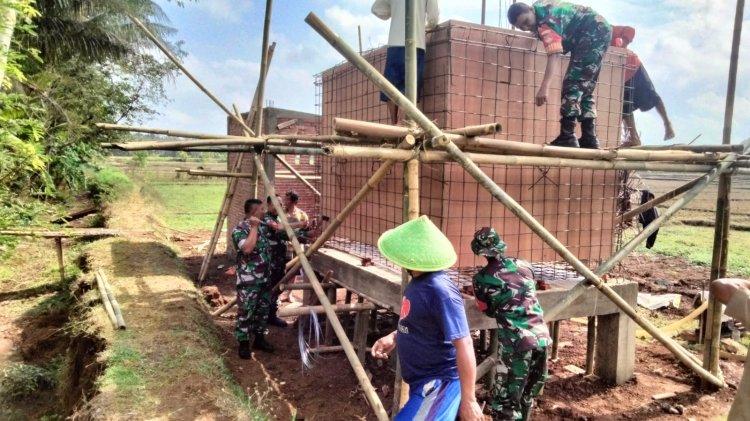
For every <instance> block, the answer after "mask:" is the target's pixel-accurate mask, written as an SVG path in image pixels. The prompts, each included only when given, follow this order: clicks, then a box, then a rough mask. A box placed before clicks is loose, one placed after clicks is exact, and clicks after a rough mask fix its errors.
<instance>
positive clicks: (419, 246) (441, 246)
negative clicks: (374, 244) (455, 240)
mask: <svg viewBox="0 0 750 421" xmlns="http://www.w3.org/2000/svg"><path fill="white" fill-rule="evenodd" d="M378 248H379V249H380V252H381V253H382V254H383V256H385V257H386V258H387V259H388V260H390V261H392V262H393V263H395V264H397V265H399V266H401V267H402V268H404V269H411V270H416V271H420V272H435V271H438V270H443V269H447V268H449V267H451V266H453V264H454V263H456V260H458V256H457V255H456V251H455V250H454V249H453V244H451V242H450V240H448V237H446V236H445V234H443V233H442V232H441V231H440V229H438V227H436V226H435V224H433V223H432V221H430V219H429V218H428V217H427V216H426V215H422V216H420V217H419V218H417V219H414V220H412V221H409V222H406V223H404V224H401V225H399V226H397V227H396V228H394V229H391V230H388V231H386V232H384V233H383V235H381V236H380V238H379V239H378Z"/></svg>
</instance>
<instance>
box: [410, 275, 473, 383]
mask: <svg viewBox="0 0 750 421" xmlns="http://www.w3.org/2000/svg"><path fill="white" fill-rule="evenodd" d="M465 336H469V324H468V323H467V321H466V313H465V311H464V302H463V299H462V298H461V294H460V293H459V292H458V288H456V286H455V285H454V284H453V283H452V282H451V281H450V279H448V276H447V275H446V274H445V272H430V273H425V274H423V275H421V276H419V277H417V278H414V279H413V280H412V281H411V282H410V283H409V285H407V287H406V291H404V298H403V300H402V301H401V318H400V319H399V321H398V333H397V334H396V349H397V350H398V357H399V359H400V361H401V374H402V376H403V378H404V381H405V382H406V383H408V384H410V385H415V384H419V383H422V382H424V381H428V380H431V379H436V378H440V379H457V378H458V367H457V366H456V348H455V347H454V346H453V343H452V341H453V340H455V339H460V338H463V337H465Z"/></svg>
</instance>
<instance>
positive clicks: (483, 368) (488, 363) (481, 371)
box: [476, 355, 497, 382]
mask: <svg viewBox="0 0 750 421" xmlns="http://www.w3.org/2000/svg"><path fill="white" fill-rule="evenodd" d="M496 365H497V357H496V356H495V355H490V356H489V357H487V358H485V359H484V361H482V362H481V363H479V365H477V377H476V380H477V382H479V381H480V380H481V379H482V377H484V376H485V375H487V374H489V373H490V372H491V370H492V369H494V368H495V366H496Z"/></svg>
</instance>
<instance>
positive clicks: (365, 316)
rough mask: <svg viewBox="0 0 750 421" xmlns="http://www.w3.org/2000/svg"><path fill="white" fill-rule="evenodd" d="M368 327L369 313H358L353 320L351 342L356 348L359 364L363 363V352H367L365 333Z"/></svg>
mask: <svg viewBox="0 0 750 421" xmlns="http://www.w3.org/2000/svg"><path fill="white" fill-rule="evenodd" d="M369 327H370V312H369V311H360V312H358V313H357V315H356V316H355V318H354V335H353V338H352V342H354V346H355V347H356V348H357V358H359V362H360V363H362V364H364V363H365V352H366V350H367V331H368V328H369Z"/></svg>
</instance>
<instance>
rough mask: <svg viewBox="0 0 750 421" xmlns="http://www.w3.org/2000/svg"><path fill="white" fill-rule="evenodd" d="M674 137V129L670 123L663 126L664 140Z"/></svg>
mask: <svg viewBox="0 0 750 421" xmlns="http://www.w3.org/2000/svg"><path fill="white" fill-rule="evenodd" d="M669 139H674V129H673V128H672V125H671V124H667V125H665V126H664V140H669Z"/></svg>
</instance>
